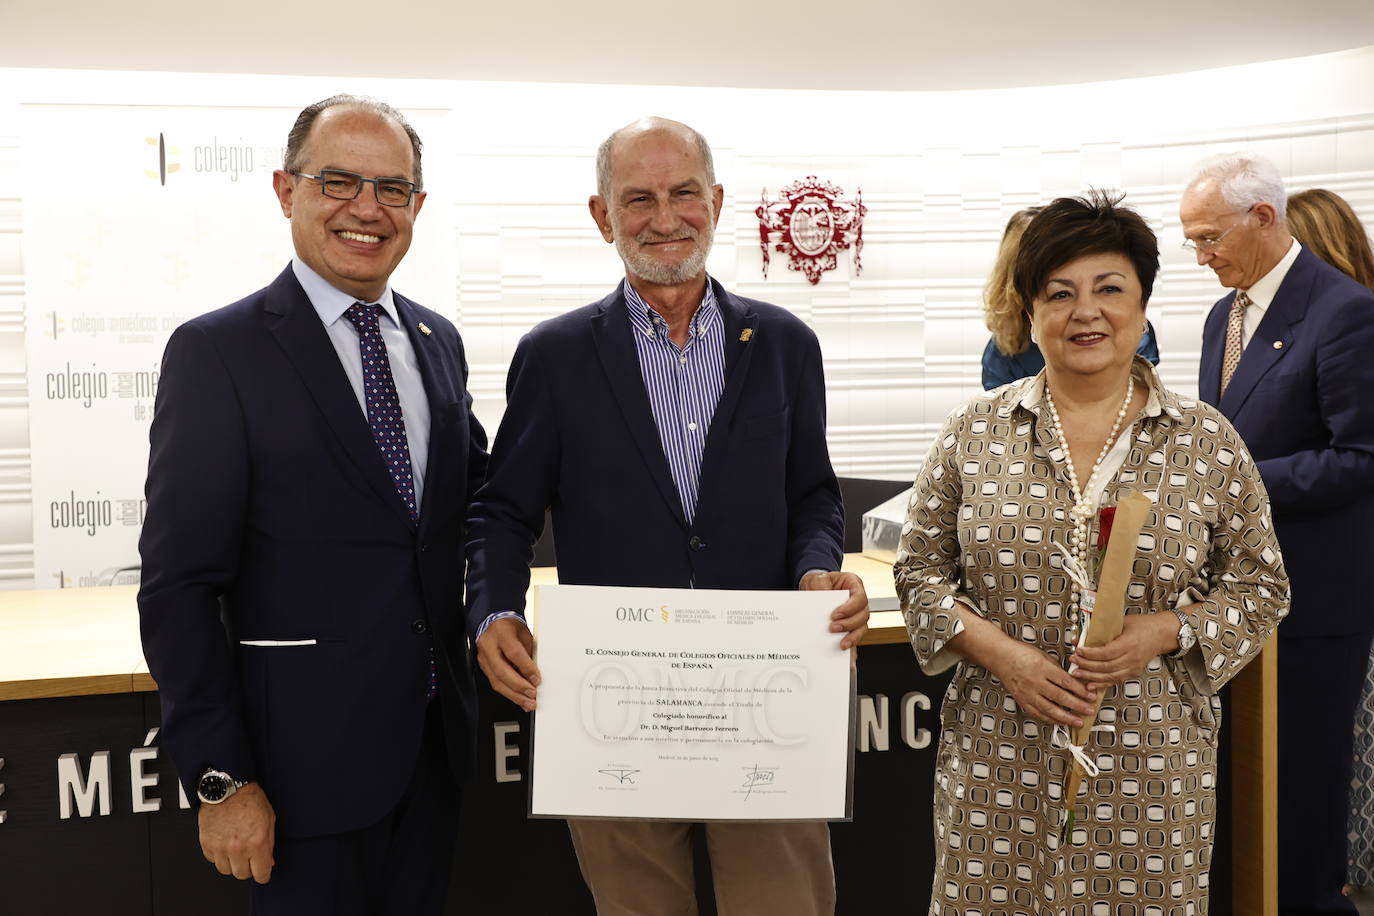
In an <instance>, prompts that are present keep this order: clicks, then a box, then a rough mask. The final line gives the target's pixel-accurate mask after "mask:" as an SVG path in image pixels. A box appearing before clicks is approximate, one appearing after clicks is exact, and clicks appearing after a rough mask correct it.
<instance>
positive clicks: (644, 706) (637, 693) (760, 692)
mask: <svg viewBox="0 0 1374 916" xmlns="http://www.w3.org/2000/svg"><path fill="white" fill-rule="evenodd" d="M846 598H848V593H846V592H835V591H816V592H750V591H717V590H709V589H675V588H633V587H627V588H618V587H617V588H609V587H599V586H585V585H543V586H538V587H537V588H536V589H535V599H534V615H533V617H534V636H535V645H536V660H537V662H538V664H539V672H540V675H541V677H542V680H541V681H540V684H539V708H538V712H537V713H536V717H535V722H534V726H533V731H532V735H531V745H532V749H531V756H532V763H531V766H532V770H533V772H532V774H531V778H530V814H531V816H535V817H540V816H547V817H600V818H658V819H667V820H690V821H704V820H845V819H848V818H849V816H850V800H851V785H852V774H853V760H854V749H853V740H852V736H853V734H854V729H853V725H852V716H853V709H854V679H853V672H852V669H851V668H850V664H849V653H848V652H846V651H842V650H841V649H840V638H841V635H842V634H839V633H832V632H830V614H831V612H832V611H834V610H835V608H837V607H839V606H840V605H841V604H842V603H843V602H844V601H845V599H846Z"/></svg>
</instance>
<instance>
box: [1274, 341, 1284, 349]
mask: <svg viewBox="0 0 1374 916" xmlns="http://www.w3.org/2000/svg"><path fill="white" fill-rule="evenodd" d="M1274 349H1275V350H1282V349H1283V341H1281V340H1276V341H1274Z"/></svg>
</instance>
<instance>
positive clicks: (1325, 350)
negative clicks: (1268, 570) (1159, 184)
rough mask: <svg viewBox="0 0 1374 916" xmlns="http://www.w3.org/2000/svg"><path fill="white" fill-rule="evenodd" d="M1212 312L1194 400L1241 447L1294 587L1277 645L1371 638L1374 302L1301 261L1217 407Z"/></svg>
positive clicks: (1220, 325)
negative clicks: (1228, 428) (1287, 640)
mask: <svg viewBox="0 0 1374 916" xmlns="http://www.w3.org/2000/svg"><path fill="white" fill-rule="evenodd" d="M1234 299H1235V293H1234V292H1232V293H1231V294H1230V295H1227V296H1225V297H1223V298H1222V299H1221V300H1220V301H1218V302H1217V304H1216V305H1215V306H1213V307H1212V311H1211V314H1209V315H1208V316H1207V323H1206V326H1205V327H1204V330H1203V337H1202V367H1201V370H1200V372H1201V375H1200V378H1199V384H1198V390H1199V393H1200V394H1201V396H1202V399H1203V400H1204V401H1207V402H1208V403H1211V404H1215V405H1216V406H1217V407H1219V408H1221V412H1222V413H1224V414H1225V415H1226V417H1227V419H1229V420H1230V421H1231V423H1232V424H1233V425H1234V426H1235V427H1236V431H1237V432H1239V433H1240V434H1241V437H1242V438H1244V439H1245V444H1246V445H1247V446H1248V447H1249V449H1250V452H1251V454H1252V455H1254V457H1255V461H1256V463H1257V465H1258V467H1259V471H1260V476H1261V477H1263V479H1264V485H1265V487H1266V488H1267V489H1268V490H1269V500H1270V502H1271V503H1272V505H1273V509H1274V527H1275V530H1276V531H1277V533H1278V536H1279V546H1280V547H1281V548H1282V549H1283V558H1284V563H1285V565H1286V566H1287V569H1288V575H1289V577H1290V578H1291V579H1292V582H1293V606H1292V610H1291V611H1290V612H1289V615H1288V618H1287V619H1286V620H1285V621H1284V622H1283V625H1282V626H1280V627H1279V635H1280V636H1289V637H1296V636H1338V635H1342V634H1349V633H1368V632H1369V631H1371V630H1374V600H1371V598H1370V596H1369V594H1368V591H1367V589H1366V588H1365V586H1364V576H1365V572H1366V570H1367V569H1368V568H1369V564H1370V562H1371V561H1374V294H1371V293H1370V291H1369V290H1367V289H1365V288H1364V287H1363V286H1361V285H1360V284H1358V283H1356V282H1355V281H1354V280H1352V279H1350V278H1349V277H1347V276H1346V275H1345V274H1343V273H1341V272H1340V271H1339V270H1337V269H1336V268H1334V267H1331V266H1329V265H1328V264H1326V263H1324V262H1323V261H1322V260H1321V259H1319V258H1318V257H1317V256H1316V255H1314V254H1312V253H1311V252H1310V251H1308V250H1306V249H1304V250H1303V251H1301V252H1299V254H1298V257H1297V259H1296V260H1295V261H1294V262H1293V266H1292V268H1290V269H1289V271H1288V274H1287V276H1285V277H1284V279H1283V283H1282V284H1281V285H1280V286H1279V290H1278V293H1277V294H1276V295H1275V296H1274V301H1273V302H1272V303H1271V304H1270V306H1269V309H1268V311H1266V312H1265V314H1264V319H1263V320H1262V321H1261V322H1260V324H1259V327H1258V328H1256V330H1255V335H1254V337H1253V338H1252V339H1251V340H1250V345H1249V346H1247V347H1246V348H1245V352H1244V353H1243V354H1242V356H1241V360H1240V365H1238V366H1237V367H1236V373H1235V375H1234V376H1233V377H1232V378H1231V384H1230V385H1229V386H1227V388H1226V396H1225V397H1220V398H1219V397H1218V395H1217V392H1218V389H1219V388H1220V385H1221V360H1222V356H1223V353H1224V352H1225V349H1226V317H1227V314H1228V313H1229V311H1230V308H1231V303H1232V301H1233V300H1234Z"/></svg>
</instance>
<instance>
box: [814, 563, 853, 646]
mask: <svg viewBox="0 0 1374 916" xmlns="http://www.w3.org/2000/svg"><path fill="white" fill-rule="evenodd" d="M799 587H800V589H801V590H802V591H804V592H814V591H836V590H847V591H848V592H849V600H848V601H846V602H845V603H844V604H842V605H840V606H839V607H837V608H835V610H834V611H833V612H832V613H831V615H830V631H831V632H832V633H843V634H844V638H843V639H841V640H840V648H841V649H854V648H856V647H857V646H858V645H859V643H861V642H863V638H864V634H865V633H867V632H868V592H866V591H864V581H863V580H862V579H860V578H859V577H858V576H857V575H855V574H854V573H852V572H819V571H817V572H809V573H807V574H806V575H804V576H802V580H801V585H800V586H799Z"/></svg>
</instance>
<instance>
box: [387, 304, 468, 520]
mask: <svg viewBox="0 0 1374 916" xmlns="http://www.w3.org/2000/svg"><path fill="white" fill-rule="evenodd" d="M392 300H393V301H394V302H395V303H396V314H397V316H398V317H400V319H401V327H403V328H404V329H405V331H406V334H408V335H409V336H410V346H411V347H412V348H413V349H414V350H415V361H416V362H417V363H418V364H419V366H420V378H421V380H422V381H423V382H424V385H425V397H426V398H427V399H428V400H429V442H428V443H427V445H426V454H427V455H428V457H427V458H426V460H425V486H424V490H425V492H424V496H422V497H421V500H420V524H421V525H423V524H424V523H425V519H427V518H430V517H432V516H433V509H432V507H433V504H434V500H435V499H437V498H438V494H439V493H441V492H442V491H443V490H444V487H443V486H439V485H437V484H438V482H439V481H440V480H442V479H443V478H442V475H443V473H444V471H445V469H446V461H447V460H451V458H452V452H453V449H452V448H447V447H445V440H446V438H447V436H448V433H449V426H450V425H451V423H450V420H451V417H450V414H451V411H450V410H449V409H448V406H449V398H448V397H447V396H446V395H445V394H444V393H443V391H442V388H441V386H440V385H439V376H438V367H437V366H436V365H435V362H436V360H439V359H440V358H441V357H442V353H440V352H438V351H437V349H435V347H434V338H433V336H432V335H429V334H425V333H424V332H423V331H421V330H420V316H419V315H418V314H417V313H416V311H415V309H414V307H413V306H412V305H411V303H410V301H409V300H407V299H403V298H402V297H401V296H400V294H398V293H396V292H395V291H393V292H392ZM431 484H436V486H431Z"/></svg>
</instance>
